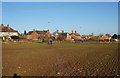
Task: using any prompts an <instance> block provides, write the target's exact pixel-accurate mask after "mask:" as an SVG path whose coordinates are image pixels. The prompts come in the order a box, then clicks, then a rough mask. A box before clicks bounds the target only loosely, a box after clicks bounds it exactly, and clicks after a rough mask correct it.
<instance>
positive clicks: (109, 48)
mask: <svg viewBox="0 0 120 78" xmlns="http://www.w3.org/2000/svg"><path fill="white" fill-rule="evenodd" d="M2 49H3V57H2V58H3V76H12V75H13V74H14V73H17V74H19V75H21V76H87V75H89V76H92V75H93V76H96V75H99V76H104V75H106V74H107V75H109V76H118V75H119V74H118V72H117V71H118V64H117V62H118V59H117V54H118V44H117V43H79V44H78V43H68V42H61V43H59V42H57V43H53V45H48V44H47V43H32V44H3V45H2Z"/></svg>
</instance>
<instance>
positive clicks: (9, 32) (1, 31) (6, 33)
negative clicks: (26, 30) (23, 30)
mask: <svg viewBox="0 0 120 78" xmlns="http://www.w3.org/2000/svg"><path fill="white" fill-rule="evenodd" d="M11 36H18V31H16V30H14V29H12V28H11V27H9V24H8V25H7V26H4V25H3V24H1V26H0V37H2V39H3V40H6V39H11Z"/></svg>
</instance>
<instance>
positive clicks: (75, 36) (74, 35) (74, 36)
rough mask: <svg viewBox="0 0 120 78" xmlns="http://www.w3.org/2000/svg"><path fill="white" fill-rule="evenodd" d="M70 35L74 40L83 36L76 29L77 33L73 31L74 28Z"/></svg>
mask: <svg viewBox="0 0 120 78" xmlns="http://www.w3.org/2000/svg"><path fill="white" fill-rule="evenodd" d="M69 35H70V36H71V39H72V40H81V36H80V34H78V33H77V31H76V30H75V33H73V30H72V33H70V34H69Z"/></svg>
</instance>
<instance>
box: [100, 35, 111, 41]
mask: <svg viewBox="0 0 120 78" xmlns="http://www.w3.org/2000/svg"><path fill="white" fill-rule="evenodd" d="M99 39H100V40H105V39H108V40H110V39H111V37H109V36H107V35H105V36H102V37H100V38H99Z"/></svg>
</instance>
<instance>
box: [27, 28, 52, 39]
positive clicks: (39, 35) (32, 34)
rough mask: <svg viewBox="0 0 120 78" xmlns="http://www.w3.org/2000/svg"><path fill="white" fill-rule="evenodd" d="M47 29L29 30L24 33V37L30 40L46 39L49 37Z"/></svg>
mask: <svg viewBox="0 0 120 78" xmlns="http://www.w3.org/2000/svg"><path fill="white" fill-rule="evenodd" d="M49 36H50V34H49V30H46V31H45V30H43V31H38V30H35V29H33V31H29V32H28V33H27V35H26V39H32V40H43V39H44V40H47V39H48V38H49Z"/></svg>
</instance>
